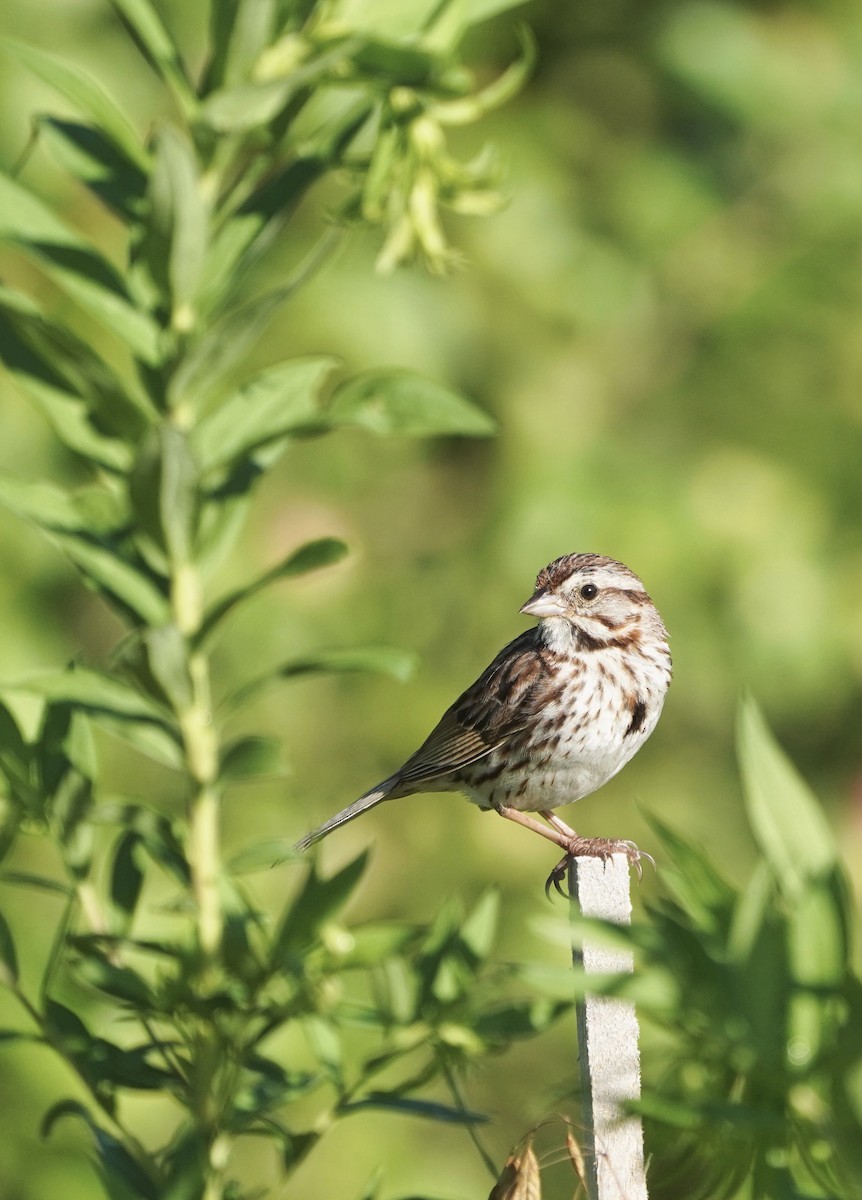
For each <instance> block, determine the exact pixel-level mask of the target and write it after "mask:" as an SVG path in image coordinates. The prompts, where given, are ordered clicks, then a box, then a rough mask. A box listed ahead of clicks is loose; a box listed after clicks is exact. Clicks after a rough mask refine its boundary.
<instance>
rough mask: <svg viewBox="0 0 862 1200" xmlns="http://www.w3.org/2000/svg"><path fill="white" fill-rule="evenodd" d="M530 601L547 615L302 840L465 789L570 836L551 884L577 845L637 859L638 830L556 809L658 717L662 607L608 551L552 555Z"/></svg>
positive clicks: (585, 851)
mask: <svg viewBox="0 0 862 1200" xmlns="http://www.w3.org/2000/svg"><path fill="white" fill-rule="evenodd" d="M521 612H523V613H527V614H528V615H533V616H537V617H538V618H539V624H538V625H537V626H536V627H535V628H534V629H530V630H528V631H527V632H526V633H522V634H520V635H519V636H518V637H516V638H515V639H514V641H512V642H510V643H509V644H508V646H506V647H504V649H503V650H501V651H500V653H499V654H498V655H497V657H496V658H495V659H494V661H493V662H492V663H491V665H490V666H489V667H488V668H487V669H486V670H485V671H483V673H482V674H481V675H480V676H479V678H478V679H477V680H476V682H475V683H474V684H472V685H471V686H470V687H469V688H467V690H466V691H465V692H464V693H463V695H461V696H460V697H459V698H458V699H457V700H456V701H455V703H454V704H453V705H452V706H451V708H449V709H447V711H446V712H445V713H444V714H443V716H442V717H441V719H440V721H439V723H438V724H437V726H436V727H435V728H434V729H433V730H432V732H431V734H430V735H429V736H428V738H427V739H426V740H425V741H424V742H423V744H422V745H421V746H420V747H419V749H418V750H417V751H416V753H415V754H413V755H411V757H410V758H408V759H407V761H406V762H405V763H404V765H403V766H402V767H400V768H399V769H398V770H397V771H396V772H395V774H394V775H391V776H390V777H389V778H388V779H385V780H384V781H383V782H382V783H379V784H378V785H377V786H376V787H374V788H372V789H371V791H369V792H366V793H365V794H364V795H363V796H360V797H359V799H358V800H355V801H354V802H353V804H351V805H349V806H348V807H347V808H345V809H343V810H342V811H341V812H339V813H337V814H336V815H335V816H334V817H331V818H330V820H328V821H326V822H325V823H324V824H323V825H321V826H320V828H319V829H315V830H314V831H313V832H311V833H309V834H306V836H305V837H304V838H302V839H301V840H300V841H299V842H298V843H297V848H298V849H300V850H305V849H307V847H309V846H311V845H312V844H313V843H314V842H317V841H319V840H320V839H321V838H323V837H325V836H326V835H327V834H328V833H330V832H331V831H332V830H333V829H336V828H337V827H338V826H339V825H343V824H345V823H346V822H347V821H352V820H353V818H354V817H357V816H359V815H360V814H361V813H363V812H366V811H367V810H368V809H369V808H373V807H374V806H375V805H377V804H380V803H381V801H383V800H395V799H397V798H399V797H401V796H410V795H413V794H414V793H416V792H432V791H433V792H442V791H461V792H464V793H465V795H466V796H467V797H468V799H470V800H471V801H472V802H473V803H474V804H477V805H478V806H479V807H480V808H483V809H495V810H496V811H497V812H498V813H500V815H501V816H504V817H506V818H508V819H509V820H512V821H517V822H518V823H519V824H522V825H526V826H528V827H529V828H531V829H534V830H535V831H536V832H537V833H541V834H542V835H543V836H544V837H546V838H549V839H550V840H551V841H553V842H556V843H557V845H559V846H560V847H562V849H563V850H564V851H565V854H564V857H563V859H562V860H561V862H560V863H558V865H557V866H556V867H555V868H554V871H553V872H552V873H551V876H550V878H549V880H548V884H549V885H550V884H551V883H553V884H555V885H556V886H557V887H559V883H560V880H561V879H562V878H563V875H564V873H565V869H566V867H567V865H568V861H569V860H570V859H571V858H572V857H573V856H574V855H598V856H600V857H608V856H609V855H610V854H613V853H616V852H619V851H622V852H624V853H626V854H627V855H628V856H629V859H630V860H631V861H632V862H635V863H636V862H637V860H638V858H639V857H640V852H639V851H638V849H637V847H635V846H633V845H632V843H631V842H619V841H612V840H608V839H605V838H581V837H578V835H577V834H576V833H575V832H574V830H572V829H570V828H569V827H568V826H567V825H565V824H564V823H563V822H562V821H561V820H560V819H559V817H557V816H555V814H554V812H553V809H555V808H557V807H559V806H560V805H563V804H568V803H570V802H571V801H573V800H579V799H581V798H582V797H583V796H587V795H589V794H590V792H593V791H595V790H596V789H597V788H599V787H601V786H602V785H603V784H604V783H606V782H607V781H608V780H609V779H610V778H611V777H612V776H614V775H615V774H616V773H617V771H619V770H620V769H621V767H623V766H624V765H625V764H626V763H627V762H628V760H629V759H630V758H631V757H632V756H633V755H634V754H635V753H636V752H637V750H638V749H639V747H640V746H641V745H642V744H643V742H644V741H645V740H646V738H647V737H649V735H650V734H651V733H652V731H653V729H654V728H655V725H656V722H657V721H658V718H659V714H660V713H661V708H662V705H663V703H664V698H665V694H666V692H667V688H668V685H669V683H670V677H671V659H670V650H669V647H668V642H667V631H666V630H665V627H664V624H663V623H662V619H661V617H660V616H659V614H658V611H657V610H656V608H655V606H654V605H653V603H652V601H651V599H650V597H649V596H648V594H647V592H646V590H645V588H644V586H643V584H642V583H641V581H640V579H639V578H638V577H637V575H635V574H634V573H633V572H632V571H630V570H629V568H628V567H626V566H624V565H623V564H622V563H619V562H616V561H615V560H614V559H612V558H605V557H603V556H602V555H599V554H567V555H564V556H563V557H562V558H558V559H556V560H555V561H554V562H552V563H550V564H549V565H548V566H547V567H544V568H543V569H542V570H541V571H540V572H539V575H538V577H537V579H536V590H535V592H534V593H533V596H532V597H531V598H530V600H528V601H527V603H526V604H525V605H524V606H523V607H522V609H521ZM533 812H537V813H539V814H540V815H541V816H542V817H544V819H545V821H546V822H547V825H543V824H541V823H540V822H539V821H537V820H536V819H535V818H534V817H531V816H529V815H528V814H530V813H533Z"/></svg>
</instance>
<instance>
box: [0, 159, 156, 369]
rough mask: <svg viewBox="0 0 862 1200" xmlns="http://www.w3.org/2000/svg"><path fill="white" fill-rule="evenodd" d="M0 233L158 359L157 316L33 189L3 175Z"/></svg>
mask: <svg viewBox="0 0 862 1200" xmlns="http://www.w3.org/2000/svg"><path fill="white" fill-rule="evenodd" d="M0 238H5V239H6V240H8V241H12V242H14V243H15V244H16V245H17V246H19V247H20V248H21V249H22V250H23V251H25V252H26V253H27V254H29V255H31V256H32V257H33V258H35V259H36V260H37V261H38V263H39V265H40V266H41V268H42V269H43V270H44V271H45V273H46V275H48V276H49V278H50V279H52V280H53V281H54V283H56V284H57V286H58V287H59V288H61V289H62V290H63V291H64V292H65V293H66V294H67V295H68V296H70V297H71V298H72V299H73V300H75V301H76V302H77V303H78V304H80V305H81V307H82V308H84V309H86V310H87V311H88V312H89V313H90V314H91V315H92V316H94V317H95V318H96V320H97V321H99V322H101V324H102V325H104V326H105V328H106V329H108V330H110V332H111V333H113V334H114V335H115V337H117V338H118V339H119V341H121V342H122V343H123V345H125V346H128V348H129V349H130V350H131V351H132V353H133V354H135V355H137V356H138V357H139V358H140V359H142V360H143V361H144V362H147V363H155V362H157V361H158V360H159V354H160V347H159V331H158V327H157V326H156V324H155V322H154V321H153V320H152V319H151V318H150V317H149V316H148V315H147V314H146V313H144V312H142V311H141V310H140V309H138V308H135V307H134V305H133V304H132V302H131V301H130V299H129V296H128V292H127V291H126V288H125V285H124V283H123V281H122V279H121V277H120V276H119V274H118V273H117V272H116V271H115V270H114V268H113V267H112V266H111V264H110V263H109V262H108V261H107V260H106V259H105V258H103V257H102V255H101V254H100V253H99V251H98V250H97V249H96V248H95V247H94V246H92V245H91V244H90V243H89V242H87V241H86V240H85V239H84V238H83V237H82V236H81V235H80V234H79V233H77V232H75V231H74V230H73V229H71V228H70V227H69V226H68V225H66V224H65V223H64V222H63V221H61V220H60V218H59V217H58V216H57V215H56V214H55V213H54V211H53V209H51V208H49V207H48V205H47V204H45V203H44V202H43V201H42V200H40V199H39V198H38V197H37V196H36V195H34V193H33V192H30V191H28V189H27V188H25V187H24V186H23V185H22V184H20V183H18V182H17V181H16V180H12V179H10V178H9V177H8V176H6V175H0Z"/></svg>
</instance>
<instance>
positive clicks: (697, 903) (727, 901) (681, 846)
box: [643, 812, 735, 933]
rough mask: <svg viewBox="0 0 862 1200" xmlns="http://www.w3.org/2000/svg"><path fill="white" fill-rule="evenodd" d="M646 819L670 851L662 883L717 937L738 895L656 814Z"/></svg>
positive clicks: (697, 850)
mask: <svg viewBox="0 0 862 1200" xmlns="http://www.w3.org/2000/svg"><path fill="white" fill-rule="evenodd" d="M643 815H644V818H645V819H646V821H647V823H648V824H649V825H650V826H651V828H652V829H654V830H655V832H656V833H657V834H658V836H659V837H660V838H661V840H662V842H663V843H664V845H665V846H666V847H667V848H668V850H669V851H670V861H669V862H667V863H664V862H663V863H662V864H661V878H662V881H663V882H664V883H665V884H666V885H667V886H668V887H669V888H670V890H671V891H672V892H673V893H674V895H675V896H676V898H677V900H678V901H679V903H680V905H681V906H682V907H683V909H684V910H685V911H686V912H687V913H689V914H690V915H691V917H692V919H693V920H694V921H695V922H696V923H697V924H698V926H699V927H700V928H702V929H704V930H709V931H710V932H713V933H717V932H718V931H719V930H720V929H721V928H723V926H724V924H725V922H726V920H727V916H728V914H729V912H730V910H731V908H732V907H733V904H734V898H735V893H734V890H733V888H732V887H731V886H730V884H729V883H727V882H726V881H725V880H724V879H722V878H721V876H720V875H719V874H718V872H717V871H716V870H715V868H714V867H713V866H712V864H711V863H710V861H709V859H708V858H707V857H706V854H705V853H704V852H703V850H701V849H700V848H699V847H698V846H695V845H693V844H692V843H691V842H688V841H686V839H685V838H684V837H683V836H682V835H681V834H680V833H678V832H677V831H676V830H674V829H672V828H671V827H670V826H669V825H668V824H666V823H665V822H664V821H662V820H660V819H659V818H658V817H657V816H655V814H653V813H649V812H644V814H643Z"/></svg>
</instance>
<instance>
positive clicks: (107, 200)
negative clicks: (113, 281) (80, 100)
mask: <svg viewBox="0 0 862 1200" xmlns="http://www.w3.org/2000/svg"><path fill="white" fill-rule="evenodd" d="M39 128H40V130H41V132H42V138H43V140H44V141H45V142H46V143H47V144H48V146H49V148H50V149H51V150H52V152H53V153H54V155H55V157H56V158H57V159H58V161H59V162H60V165H61V166H63V167H64V168H65V169H66V170H67V171H69V172H70V173H71V174H72V175H74V176H75V178H76V179H80V180H81V182H82V183H83V184H84V185H85V186H86V187H88V188H89V189H90V191H91V192H92V193H93V195H94V196H97V197H98V199H99V200H100V201H101V202H102V203H103V204H104V205H105V206H106V207H107V208H109V209H111V210H112V211H113V212H115V213H116V214H117V215H118V216H119V217H120V218H121V219H122V220H124V221H127V222H131V221H133V220H135V219H137V217H138V215H139V213H140V209H141V202H142V200H143V198H144V195H145V193H146V184H147V177H146V175H145V174H144V172H143V171H142V170H141V169H140V168H139V167H137V166H135V165H134V164H133V163H130V162H129V161H128V159H127V158H125V157H124V155H122V154H121V153H120V152H119V151H118V150H117V149H116V147H115V145H114V143H113V142H112V141H111V140H110V139H109V138H107V137H106V136H105V134H104V133H103V132H102V130H101V129H98V128H96V127H95V126H93V125H83V124H80V123H78V122H75V121H62V120H60V119H59V118H58V117H41V118H39Z"/></svg>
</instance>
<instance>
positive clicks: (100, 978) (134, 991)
mask: <svg viewBox="0 0 862 1200" xmlns="http://www.w3.org/2000/svg"><path fill="white" fill-rule="evenodd" d="M75 973H76V974H77V975H78V976H79V977H80V978H81V979H83V980H84V982H85V983H88V984H90V986H91V987H94V988H96V990H97V991H100V992H102V993H104V994H105V995H106V996H111V997H112V998H113V999H114V1000H119V1001H121V1002H122V1003H123V1004H128V1005H130V1006H131V1007H132V1008H135V1009H138V1010H141V1011H145V1012H146V1011H149V1010H151V1009H152V1007H153V997H152V992H151V991H150V986H149V984H148V983H147V981H146V980H145V979H144V978H143V976H141V975H139V974H138V973H137V971H133V970H132V969H131V967H116V966H114V964H113V963H109V962H107V961H106V960H104V959H101V958H95V957H85V958H81V959H80V960H79V961H78V962H77V963H76V964H75Z"/></svg>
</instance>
